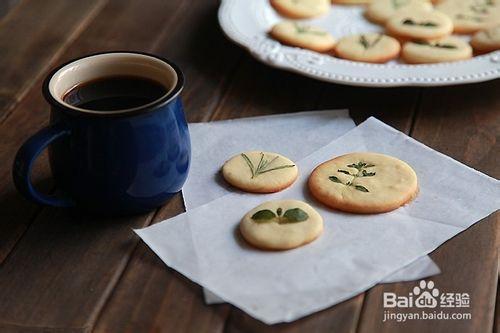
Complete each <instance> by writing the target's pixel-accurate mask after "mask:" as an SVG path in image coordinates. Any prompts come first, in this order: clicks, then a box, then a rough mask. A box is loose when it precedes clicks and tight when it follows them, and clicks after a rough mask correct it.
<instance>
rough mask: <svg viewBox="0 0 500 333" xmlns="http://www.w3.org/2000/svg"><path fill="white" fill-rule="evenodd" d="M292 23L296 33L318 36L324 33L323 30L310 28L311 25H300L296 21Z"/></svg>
mask: <svg viewBox="0 0 500 333" xmlns="http://www.w3.org/2000/svg"><path fill="white" fill-rule="evenodd" d="M293 25H294V27H295V31H296V32H297V33H298V34H310V35H318V36H324V35H326V32H325V31H316V30H312V27H310V26H307V25H300V24H297V23H296V22H294V23H293Z"/></svg>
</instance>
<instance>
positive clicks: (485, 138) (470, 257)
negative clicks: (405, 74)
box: [360, 80, 500, 332]
mask: <svg viewBox="0 0 500 333" xmlns="http://www.w3.org/2000/svg"><path fill="white" fill-rule="evenodd" d="M499 87H500V81H498V80H497V81H493V82H487V83H482V84H477V85H469V86H460V87H449V88H435V89H426V90H425V92H424V94H423V97H422V103H421V107H420V109H419V110H418V116H417V119H416V123H415V126H414V128H413V131H412V134H413V136H414V137H415V138H416V139H417V140H419V141H421V142H423V143H424V144H426V145H428V146H430V147H433V148H435V149H437V150H439V151H441V152H443V153H445V154H447V155H449V156H451V157H453V158H455V159H457V160H459V161H462V162H464V163H465V164H467V165H469V166H471V167H474V168H477V169H479V170H481V171H483V172H485V173H488V174H490V175H491V176H493V177H497V178H498V176H499V175H500V163H499V162H500V160H499V158H500V154H499V151H500V150H499V149H500V143H499V140H498V136H499V133H500V118H499V116H498V114H499V113H498V111H499V108H500V98H498V94H497V93H496V92H497V91H498V89H499ZM499 216H500V214H498V213H496V214H493V215H492V216H490V217H488V218H486V219H484V220H483V221H481V222H479V223H478V224H476V225H475V226H473V227H471V228H470V229H468V230H467V231H465V232H463V233H462V234H460V235H458V236H456V237H454V238H453V239H451V240H449V241H448V242H446V243H445V244H444V245H442V246H441V247H440V248H438V250H436V251H435V252H434V253H433V254H432V255H431V257H432V258H433V259H434V260H435V261H436V262H437V264H438V265H439V266H440V268H441V270H442V271H443V273H442V274H441V275H438V276H436V277H433V278H432V280H433V281H434V282H435V284H436V286H437V287H438V288H439V289H440V290H442V291H448V292H466V293H469V294H470V297H471V308H470V309H471V312H472V319H471V320H462V321H458V320H441V321H437V320H432V321H425V320H420V321H414V322H412V321H410V322H406V323H395V322H386V323H383V322H382V318H383V317H382V315H383V307H382V295H383V292H395V293H400V294H405V293H408V292H409V291H411V288H413V286H414V285H415V283H414V282H409V283H397V284H388V285H382V286H377V287H375V288H373V289H372V290H370V292H369V293H368V294H367V298H366V303H365V306H364V311H363V314H362V317H361V320H360V323H361V326H360V332H374V331H377V332H400V331H401V330H404V331H405V332H425V331H436V332H489V331H492V328H493V321H494V314H495V309H494V308H495V296H496V287H497V282H498V252H497V251H498V248H499V244H500V243H499V242H500V238H499V223H498V222H499ZM459 312H460V311H459Z"/></svg>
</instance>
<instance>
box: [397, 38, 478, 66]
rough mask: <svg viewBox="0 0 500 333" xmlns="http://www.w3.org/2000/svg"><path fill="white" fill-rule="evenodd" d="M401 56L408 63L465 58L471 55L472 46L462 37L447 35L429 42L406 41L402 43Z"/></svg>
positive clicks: (426, 62)
mask: <svg viewBox="0 0 500 333" xmlns="http://www.w3.org/2000/svg"><path fill="white" fill-rule="evenodd" d="M401 57H402V58H403V60H404V61H405V62H406V63H409V64H428V63H438V62H447V61H457V60H465V59H469V58H470V57H472V48H471V46H470V45H469V44H468V43H467V42H465V41H463V40H462V39H460V38H458V37H453V36H448V37H445V38H441V39H439V40H434V41H429V42H427V41H413V42H407V43H405V44H404V45H403V51H402V52H401Z"/></svg>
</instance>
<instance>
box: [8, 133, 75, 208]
mask: <svg viewBox="0 0 500 333" xmlns="http://www.w3.org/2000/svg"><path fill="white" fill-rule="evenodd" d="M69 134H70V131H69V129H68V128H66V127H64V126H62V125H61V124H54V125H49V126H48V127H45V128H42V129H41V130H40V131H38V132H37V133H36V134H35V135H33V136H32V137H30V138H29V139H28V140H26V142H25V143H24V144H23V145H22V146H21V148H19V150H18V152H17V154H16V158H15V159H14V166H13V168H12V177H13V178H14V184H15V185H16V187H17V189H18V191H19V192H21V194H22V195H23V196H24V197H26V198H27V199H29V200H32V201H34V202H36V203H39V204H43V205H49V206H54V207H73V206H74V205H75V204H74V203H73V201H72V200H70V199H66V198H56V197H51V196H48V195H45V194H43V193H40V192H38V191H37V190H36V189H35V188H34V187H33V184H32V183H31V179H30V174H31V169H32V168H33V163H34V162H35V160H36V159H37V157H38V156H39V155H40V153H41V152H42V151H43V150H44V149H45V148H47V146H48V145H49V144H51V143H52V142H53V141H55V140H57V139H60V138H62V137H65V136H68V135H69Z"/></svg>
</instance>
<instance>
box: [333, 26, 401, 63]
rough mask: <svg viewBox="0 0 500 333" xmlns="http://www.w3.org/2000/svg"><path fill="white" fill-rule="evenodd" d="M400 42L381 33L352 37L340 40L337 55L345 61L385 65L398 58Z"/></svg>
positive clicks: (336, 50) (336, 47) (336, 48)
mask: <svg viewBox="0 0 500 333" xmlns="http://www.w3.org/2000/svg"><path fill="white" fill-rule="evenodd" d="M400 49H401V47H400V46H399V42H398V41H397V40H396V39H394V38H392V37H389V36H386V35H383V34H379V33H367V34H362V35H352V36H347V37H344V38H342V39H340V40H339V41H338V43H337V45H336V46H335V54H336V55H337V56H338V57H340V58H344V59H349V60H354V61H363V62H373V63H384V62H387V61H389V60H391V59H394V58H396V57H397V56H398V54H399V50H400Z"/></svg>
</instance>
